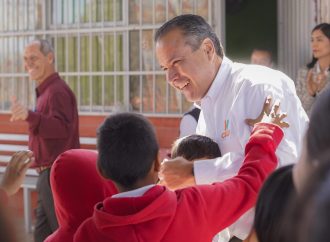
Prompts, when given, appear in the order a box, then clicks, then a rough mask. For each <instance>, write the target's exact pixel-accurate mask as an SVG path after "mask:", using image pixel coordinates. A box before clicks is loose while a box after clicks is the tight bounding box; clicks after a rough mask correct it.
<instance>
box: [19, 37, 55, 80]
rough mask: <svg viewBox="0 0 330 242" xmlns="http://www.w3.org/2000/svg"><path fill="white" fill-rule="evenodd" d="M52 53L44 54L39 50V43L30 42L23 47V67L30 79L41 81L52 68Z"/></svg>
mask: <svg viewBox="0 0 330 242" xmlns="http://www.w3.org/2000/svg"><path fill="white" fill-rule="evenodd" d="M52 62H53V54H52V53H49V54H48V55H46V56H45V55H44V54H43V53H42V52H41V51H40V45H39V43H37V42H36V43H32V44H29V45H27V46H26V47H25V50H24V68H25V70H26V71H27V72H28V74H29V78H30V80H34V81H36V82H37V83H38V84H40V83H41V82H43V81H44V80H45V79H46V78H47V77H48V76H49V72H50V70H51V69H52V65H53V64H52Z"/></svg>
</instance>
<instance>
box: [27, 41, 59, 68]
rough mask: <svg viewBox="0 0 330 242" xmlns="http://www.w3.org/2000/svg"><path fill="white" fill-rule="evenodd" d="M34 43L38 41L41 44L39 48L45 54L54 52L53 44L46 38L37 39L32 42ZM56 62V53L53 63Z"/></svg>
mask: <svg viewBox="0 0 330 242" xmlns="http://www.w3.org/2000/svg"><path fill="white" fill-rule="evenodd" d="M33 43H38V44H39V50H40V52H41V53H42V54H43V55H44V56H46V55H48V54H49V53H54V48H53V46H52V45H51V44H50V42H49V41H48V40H46V39H35V40H33V41H32V42H31V43H30V44H33ZM54 62H55V55H54V58H53V63H54Z"/></svg>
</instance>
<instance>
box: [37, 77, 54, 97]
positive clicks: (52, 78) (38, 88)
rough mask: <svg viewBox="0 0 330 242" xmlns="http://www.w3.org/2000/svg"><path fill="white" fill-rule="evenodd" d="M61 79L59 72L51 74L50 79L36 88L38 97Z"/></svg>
mask: <svg viewBox="0 0 330 242" xmlns="http://www.w3.org/2000/svg"><path fill="white" fill-rule="evenodd" d="M58 78H59V75H58V73H57V72H55V73H53V74H51V75H50V76H49V77H47V78H46V79H45V80H44V81H43V82H42V83H41V84H40V85H39V86H37V88H36V93H37V96H40V95H41V94H42V93H43V92H44V91H45V90H46V88H47V87H48V86H49V85H50V84H51V83H52V82H53V81H55V80H56V79H58Z"/></svg>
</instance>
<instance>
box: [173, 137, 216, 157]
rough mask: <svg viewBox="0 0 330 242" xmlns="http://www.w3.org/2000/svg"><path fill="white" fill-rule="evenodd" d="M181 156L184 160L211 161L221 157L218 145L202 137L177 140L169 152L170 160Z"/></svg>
mask: <svg viewBox="0 0 330 242" xmlns="http://www.w3.org/2000/svg"><path fill="white" fill-rule="evenodd" d="M178 156H182V157H183V158H185V159H186V160H189V161H193V160H198V159H213V158H216V157H220V156H221V152H220V148H219V146H218V144H217V143H216V142H215V141H213V140H212V139H211V138H209V137H206V136H203V135H197V134H193V135H189V136H186V137H183V138H180V139H177V140H176V141H175V142H174V144H173V146H172V150H171V158H172V159H173V158H176V157H178Z"/></svg>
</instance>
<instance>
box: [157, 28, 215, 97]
mask: <svg viewBox="0 0 330 242" xmlns="http://www.w3.org/2000/svg"><path fill="white" fill-rule="evenodd" d="M204 42H205V41H203V42H202V44H201V46H200V47H199V48H198V49H197V50H195V51H193V50H192V48H191V46H190V45H188V44H187V43H186V39H185V37H184V36H183V35H182V33H181V31H180V30H179V29H174V30H172V31H170V32H169V33H167V34H165V35H164V36H163V37H161V38H160V39H159V40H158V41H157V43H156V55H157V59H158V62H159V64H160V66H161V68H162V69H163V70H164V71H165V72H166V79H167V81H168V82H169V83H170V85H171V86H172V87H174V88H175V89H177V90H179V91H180V92H182V93H183V94H184V96H185V97H186V99H187V100H188V101H191V102H196V101H200V100H201V99H202V98H203V97H204V95H205V94H206V92H207V90H208V89H209V87H210V86H211V83H212V81H213V78H214V67H213V66H212V65H211V63H212V61H213V58H210V52H209V51H208V50H207V48H206V47H205V46H204ZM204 47H205V48H204ZM211 52H212V51H211ZM212 53H213V54H214V55H216V54H215V52H214V49H213V52H212ZM214 57H215V56H214Z"/></svg>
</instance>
